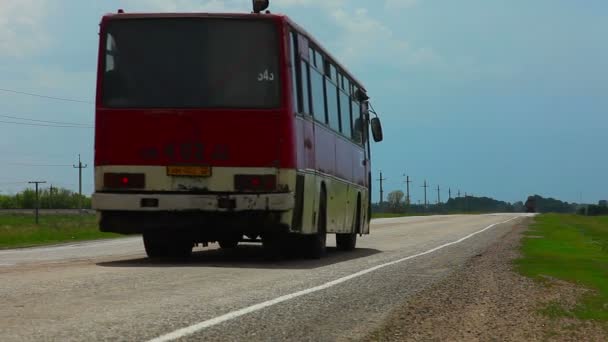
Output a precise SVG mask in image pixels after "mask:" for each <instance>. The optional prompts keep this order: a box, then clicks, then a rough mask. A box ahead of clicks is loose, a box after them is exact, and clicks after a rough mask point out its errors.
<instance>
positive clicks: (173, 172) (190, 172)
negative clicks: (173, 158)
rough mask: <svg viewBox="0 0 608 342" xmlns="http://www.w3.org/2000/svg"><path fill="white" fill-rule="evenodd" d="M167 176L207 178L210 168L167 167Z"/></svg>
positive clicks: (209, 174)
mask: <svg viewBox="0 0 608 342" xmlns="http://www.w3.org/2000/svg"><path fill="white" fill-rule="evenodd" d="M167 175H169V176H190V177H209V176H211V166H167Z"/></svg>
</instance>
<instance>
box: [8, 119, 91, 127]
mask: <svg viewBox="0 0 608 342" xmlns="http://www.w3.org/2000/svg"><path fill="white" fill-rule="evenodd" d="M0 123H7V124H13V125H22V126H38V127H57V128H93V126H74V125H72V126H68V125H45V124H35V123H26V122H14V121H1V120H0Z"/></svg>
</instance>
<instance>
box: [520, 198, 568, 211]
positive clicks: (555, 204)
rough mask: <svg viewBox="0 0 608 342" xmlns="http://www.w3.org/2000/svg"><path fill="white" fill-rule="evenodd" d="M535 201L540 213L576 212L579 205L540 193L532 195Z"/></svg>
mask: <svg viewBox="0 0 608 342" xmlns="http://www.w3.org/2000/svg"><path fill="white" fill-rule="evenodd" d="M529 198H532V199H533V200H534V202H535V206H536V212H538V213H574V212H576V209H577V207H578V206H577V205H576V204H574V203H568V202H563V201H560V200H557V199H554V198H550V197H549V198H544V197H542V196H540V195H534V196H530V197H529Z"/></svg>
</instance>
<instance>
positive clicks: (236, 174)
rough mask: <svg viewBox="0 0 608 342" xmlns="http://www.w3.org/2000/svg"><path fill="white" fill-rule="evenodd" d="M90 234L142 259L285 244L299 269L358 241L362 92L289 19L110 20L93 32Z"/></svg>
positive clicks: (362, 200) (364, 196)
mask: <svg viewBox="0 0 608 342" xmlns="http://www.w3.org/2000/svg"><path fill="white" fill-rule="evenodd" d="M100 30H101V32H100V44H99V63H98V80H97V97H96V119H95V193H94V195H93V206H94V208H95V209H96V210H98V215H99V220H100V229H101V230H102V231H106V232H115V233H122V234H143V240H144V244H145V248H146V252H147V254H148V256H150V257H167V256H168V257H175V256H188V255H190V253H191V252H192V248H193V246H195V245H196V244H199V243H202V244H203V245H205V246H206V245H207V244H208V243H210V242H218V243H219V244H220V247H222V248H234V247H236V246H237V244H238V243H239V242H241V241H262V242H263V244H264V245H265V247H267V248H269V250H276V249H277V248H281V246H286V245H288V244H289V245H290V246H292V245H291V244H293V243H296V244H297V246H298V247H299V248H302V249H303V250H304V251H305V253H306V254H307V255H308V256H309V257H313V258H318V257H320V256H321V255H323V253H324V252H325V242H326V235H327V234H335V235H336V242H337V247H338V248H339V249H342V250H350V249H353V248H355V243H356V238H357V235H358V234H368V233H369V220H370V210H369V209H370V179H371V177H370V145H369V140H368V136H369V134H368V131H369V130H368V127H369V126H371V127H372V133H373V135H374V139H375V140H377V141H379V140H381V139H382V131H381V128H380V123H379V121H378V119H377V118H373V119H371V120H370V118H369V110H368V108H367V106H368V97H367V95H366V91H365V88H364V87H363V85H362V84H361V83H360V82H359V81H357V80H356V78H355V77H354V76H353V75H352V74H350V73H349V72H348V71H347V70H346V68H344V67H343V66H342V65H341V64H340V63H339V62H338V61H337V60H336V59H335V58H333V57H332V56H331V55H330V54H329V53H328V52H327V51H326V50H325V49H323V48H322V46H321V44H319V42H317V41H316V40H315V39H314V38H313V37H312V36H311V35H309V34H308V33H306V32H305V31H304V30H303V29H302V28H301V27H299V26H298V25H296V24H295V23H294V22H293V21H291V20H290V19H289V18H288V17H286V16H283V15H274V14H209V13H183V14H177V13H171V14H158V13H154V14H152V13H139V14H131V13H124V12H122V11H119V12H118V13H117V14H108V15H105V16H104V17H103V19H102V20H101V25H100Z"/></svg>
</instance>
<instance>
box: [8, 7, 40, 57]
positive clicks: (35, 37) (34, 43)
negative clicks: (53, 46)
mask: <svg viewBox="0 0 608 342" xmlns="http://www.w3.org/2000/svg"><path fill="white" fill-rule="evenodd" d="M46 11H47V3H46V1H40V0H38V1H37V0H19V1H0V57H22V56H24V55H27V54H30V53H35V52H37V51H40V50H42V49H44V48H46V47H47V46H48V45H49V38H50V37H49V36H48V34H47V33H46V30H45V28H44V17H45V13H46Z"/></svg>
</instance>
